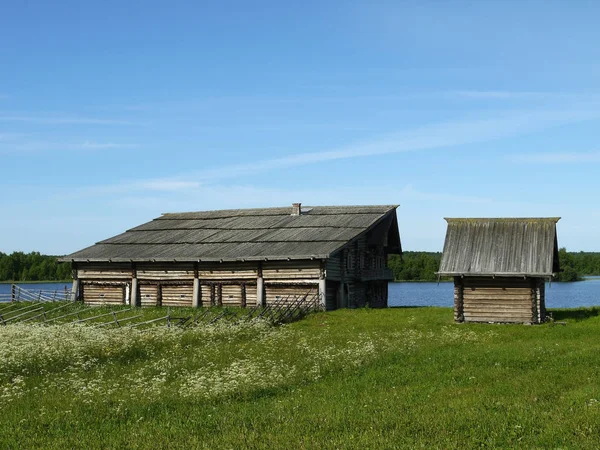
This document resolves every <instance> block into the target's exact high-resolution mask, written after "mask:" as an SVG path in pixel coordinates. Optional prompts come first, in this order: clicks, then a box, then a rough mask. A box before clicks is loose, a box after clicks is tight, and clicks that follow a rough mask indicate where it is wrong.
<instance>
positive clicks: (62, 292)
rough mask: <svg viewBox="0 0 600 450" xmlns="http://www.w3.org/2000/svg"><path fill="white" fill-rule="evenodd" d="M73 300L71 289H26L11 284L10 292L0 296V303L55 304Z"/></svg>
mask: <svg viewBox="0 0 600 450" xmlns="http://www.w3.org/2000/svg"><path fill="white" fill-rule="evenodd" d="M67 300H74V298H73V293H72V292H71V289H68V288H67V287H66V286H65V288H64V289H26V288H24V287H21V286H19V285H17V284H12V285H11V287H10V292H9V293H5V294H0V302H34V301H39V302H56V301H67Z"/></svg>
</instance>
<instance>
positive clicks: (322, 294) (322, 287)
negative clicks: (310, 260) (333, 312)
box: [319, 261, 327, 309]
mask: <svg viewBox="0 0 600 450" xmlns="http://www.w3.org/2000/svg"><path fill="white" fill-rule="evenodd" d="M326 286H327V281H326V280H325V261H321V270H320V274H319V301H320V305H321V308H322V309H325V308H326V306H327V298H326V297H327V289H326Z"/></svg>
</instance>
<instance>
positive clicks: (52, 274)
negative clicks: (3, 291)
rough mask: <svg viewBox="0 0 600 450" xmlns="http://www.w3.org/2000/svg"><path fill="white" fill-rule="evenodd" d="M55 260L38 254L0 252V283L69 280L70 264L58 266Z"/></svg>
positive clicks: (53, 257)
mask: <svg viewBox="0 0 600 450" xmlns="http://www.w3.org/2000/svg"><path fill="white" fill-rule="evenodd" d="M56 258H57V257H56V256H50V255H42V254H41V253H39V252H31V253H23V252H13V253H11V254H10V255H7V254H5V253H2V252H0V281H63V280H70V279H71V278H72V277H71V264H68V263H62V264H59V263H58V262H57V261H56Z"/></svg>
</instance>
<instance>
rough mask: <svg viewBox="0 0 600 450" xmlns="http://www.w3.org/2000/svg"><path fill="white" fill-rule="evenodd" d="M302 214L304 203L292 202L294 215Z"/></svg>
mask: <svg viewBox="0 0 600 450" xmlns="http://www.w3.org/2000/svg"><path fill="white" fill-rule="evenodd" d="M300 214H302V203H292V216H299V215H300Z"/></svg>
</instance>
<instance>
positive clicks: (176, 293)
mask: <svg viewBox="0 0 600 450" xmlns="http://www.w3.org/2000/svg"><path fill="white" fill-rule="evenodd" d="M159 292H160V295H161V303H160V304H161V305H162V306H192V296H193V286H192V285H179V286H173V285H164V286H161V288H160V290H159Z"/></svg>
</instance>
